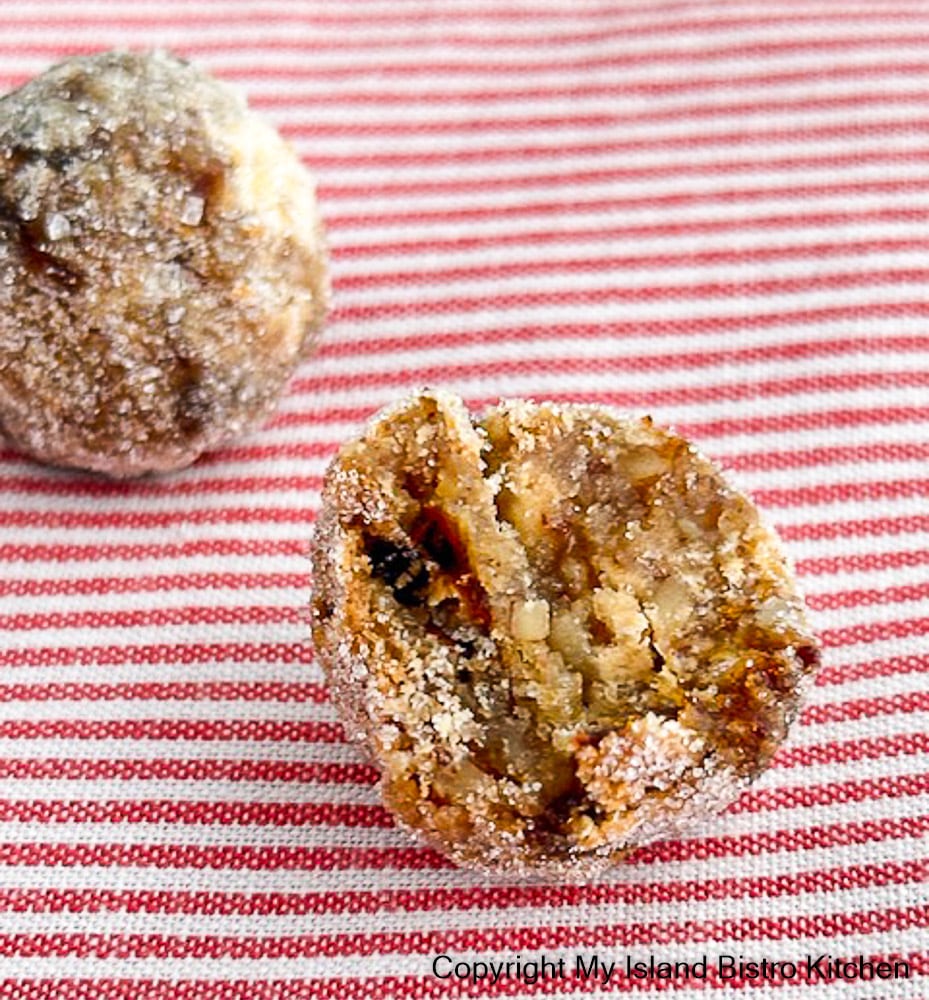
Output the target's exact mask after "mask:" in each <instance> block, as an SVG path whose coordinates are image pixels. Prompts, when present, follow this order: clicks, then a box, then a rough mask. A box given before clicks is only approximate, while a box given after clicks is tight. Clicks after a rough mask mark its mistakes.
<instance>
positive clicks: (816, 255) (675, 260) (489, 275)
mask: <svg viewBox="0 0 929 1000" xmlns="http://www.w3.org/2000/svg"><path fill="white" fill-rule="evenodd" d="M927 99H929V95H927ZM924 155H925V156H926V157H927V158H929V147H927V149H926V150H925V151H924ZM565 176H566V177H567V176H572V175H570V174H569V175H565ZM540 179H541V178H540ZM474 183H475V186H479V187H483V186H484V185H483V184H481V182H480V181H475V182H474ZM927 250H929V240H922V239H915V238H912V237H910V238H903V237H901V238H898V239H874V238H872V239H853V238H849V239H848V240H820V241H818V242H809V243H790V244H782V245H777V246H755V247H751V246H749V247H740V248H739V249H738V250H728V249H724V248H718V249H713V250H685V251H677V252H671V251H664V252H660V253H647V254H642V253H640V254H615V253H611V254H598V255H597V256H590V255H588V256H585V255H582V254H575V255H573V256H572V257H571V258H569V259H564V258H560V257H559V258H557V259H554V260H518V261H495V262H493V263H491V264H481V263H477V264H455V265H452V266H449V267H441V268H425V267H424V268H417V269H416V270H415V271H411V270H400V271H398V270H390V271H365V272H364V273H359V274H341V275H339V276H337V278H336V280H335V285H336V288H337V289H338V290H339V291H340V292H348V291H356V290H359V289H368V288H397V287H399V286H401V285H403V284H409V285H411V286H412V287H414V288H421V287H423V283H424V282H429V283H430V284H433V283H434V284H437V285H438V284H441V283H442V282H445V281H471V280H487V279H496V278H510V277H519V278H524V277H547V276H548V275H551V274H557V275H568V274H591V273H594V272H596V271H598V270H603V271H606V270H623V271H638V270H643V271H652V270H659V269H665V268H678V267H686V268H698V267H715V266H718V265H720V264H748V263H772V262H776V261H794V260H808V259H809V260H817V261H820V260H822V259H823V258H825V257H829V256H831V255H833V254H836V255H844V256H852V255H854V256H859V255H861V256H866V255H872V254H875V255H876V254H882V253H888V254H890V253H912V252H914V251H917V252H925V251H927Z"/></svg>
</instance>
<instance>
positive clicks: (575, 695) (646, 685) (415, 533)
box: [313, 393, 818, 873]
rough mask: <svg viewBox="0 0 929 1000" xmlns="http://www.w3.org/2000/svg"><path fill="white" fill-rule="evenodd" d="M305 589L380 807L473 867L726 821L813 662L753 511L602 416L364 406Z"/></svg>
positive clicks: (632, 427)
mask: <svg viewBox="0 0 929 1000" xmlns="http://www.w3.org/2000/svg"><path fill="white" fill-rule="evenodd" d="M314 575H315V590H314V598H313V623H314V629H313V634H314V640H315V643H316V648H317V652H318V655H319V657H320V661H321V663H322V665H323V667H324V668H325V670H326V672H327V674H328V676H329V678H330V681H331V683H332V687H333V693H334V697H335V700H336V702H337V704H338V705H339V708H340V709H341V711H342V714H343V718H345V720H346V723H347V725H348V728H349V730H350V732H351V734H352V735H354V736H355V737H356V738H359V739H362V740H364V741H365V743H366V744H367V746H368V748H369V749H370V751H371V752H372V754H373V756H374V759H375V760H376V761H377V763H378V765H379V766H380V768H381V771H382V788H383V792H384V798H385V801H386V803H387V805H388V807H389V808H390V809H391V810H392V811H393V812H394V814H395V815H396V816H397V818H398V819H399V821H400V822H401V823H403V824H404V825H405V826H406V827H408V828H409V829H411V830H413V831H414V832H416V833H418V834H419V835H420V836H422V837H424V838H425V839H427V840H428V841H429V842H430V843H432V844H434V845H435V846H437V847H438V848H439V849H440V850H442V851H443V852H444V853H445V854H446V855H448V856H449V857H450V858H452V859H453V860H455V861H456V862H459V863H461V864H465V865H469V866H472V867H477V868H485V869H491V870H495V871H517V872H518V871H548V872H555V873H565V872H570V871H577V872H582V873H584V872H590V871H592V870H594V869H596V868H597V867H599V866H602V865H603V864H606V863H609V862H611V861H615V860H618V859H620V858H621V857H623V856H624V855H625V854H626V853H628V851H629V850H630V849H631V848H632V847H634V846H635V845H637V844H641V843H645V842H647V841H649V840H653V839H656V838H659V837H665V836H669V835H673V834H675V833H677V832H680V831H682V830H684V829H686V828H688V826H690V825H692V824H693V823H694V822H695V821H696V820H699V819H700V818H701V817H703V816H705V815H707V814H708V813H711V812H714V811H718V810H719V809H721V808H723V807H724V806H725V805H727V804H728V803H730V802H731V801H732V800H733V799H734V798H735V797H736V795H737V794H738V792H739V790H740V789H741V788H742V787H744V785H745V784H747V783H748V782H749V781H750V780H751V779H752V778H754V777H755V776H756V775H757V774H758V773H759V772H760V771H761V770H762V769H763V768H764V767H765V766H766V765H767V763H768V762H769V761H770V758H771V756H772V755H773V753H774V751H775V750H776V749H777V746H778V745H779V744H780V742H781V741H782V740H783V738H784V736H785V734H786V731H787V727H788V725H789V723H790V721H791V720H792V719H793V717H794V716H795V714H796V711H797V708H798V704H799V698H800V692H801V688H802V686H803V683H804V680H805V678H807V677H808V676H809V674H810V673H811V671H812V669H813V668H814V666H815V664H816V661H817V659H818V647H817V644H816V641H815V639H814V637H813V636H812V634H811V633H810V631H809V629H808V627H807V625H806V622H805V617H804V611H803V607H802V602H801V601H800V599H799V597H798V596H797V593H796V590H795V588H794V585H793V582H792V580H791V576H790V573H789V570H788V568H787V566H786V564H785V560H784V557H783V556H782V554H781V552H780V549H779V546H778V543H777V539H776V538H775V536H774V534H773V533H772V532H771V531H770V529H768V528H766V527H765V526H764V525H763V524H762V523H761V522H760V520H759V517H758V514H757V511H756V510H755V508H754V507H753V505H752V504H751V502H750V501H749V500H748V499H747V498H746V497H745V496H743V495H742V494H740V493H738V492H737V491H735V490H733V489H732V488H731V487H730V486H729V485H728V484H727V483H726V482H725V480H724V479H723V477H722V476H721V474H720V473H719V471H718V470H717V469H716V468H715V467H714V466H713V465H712V464H711V463H710V462H709V461H708V460H707V459H705V458H704V457H703V456H701V455H700V454H698V453H697V452H696V451H695V450H694V449H693V448H692V446H690V445H689V444H688V443H687V442H686V441H684V440H683V439H682V438H680V437H678V436H676V435H674V434H673V433H671V432H670V431H666V430H662V429H659V428H656V427H654V426H653V425H652V424H651V422H650V421H649V420H648V419H645V420H631V419H625V418H622V417H619V416H617V415H614V414H612V413H610V412H609V411H606V410H604V409H600V408H595V407H585V406H555V405H552V404H544V403H543V404H538V405H536V404H530V403H525V402H521V401H510V402H503V403H501V404H500V405H499V406H497V407H495V408H493V409H492V410H491V411H490V412H489V413H488V414H487V415H486V416H485V417H484V418H483V420H481V421H472V420H471V419H470V418H469V416H468V414H467V412H466V411H465V409H464V407H463V406H462V404H461V403H460V401H459V400H457V399H455V398H454V397H452V396H450V395H448V394H444V393H424V394H422V395H421V396H418V397H416V398H413V399H411V400H408V401H405V402H404V403H402V404H399V405H398V406H396V407H393V408H391V409H390V410H388V411H386V412H384V413H382V414H381V415H379V416H378V417H377V418H375V420H374V421H373V422H372V423H371V425H370V426H369V427H368V429H367V431H366V433H365V434H364V435H363V437H362V438H360V439H359V440H357V441H354V442H351V443H350V444H348V445H346V446H345V447H344V448H343V449H342V451H341V452H340V453H339V455H338V456H337V458H336V459H335V461H334V462H333V464H332V466H331V467H330V470H329V472H328V474H327V477H326V483H325V487H324V491H323V505H322V513H321V517H320V522H319V525H318V528H317V532H316V541H315V549H314Z"/></svg>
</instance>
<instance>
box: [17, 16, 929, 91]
mask: <svg viewBox="0 0 929 1000" xmlns="http://www.w3.org/2000/svg"><path fill="white" fill-rule="evenodd" d="M839 23H841V21H840V22H839ZM880 23H881V22H880V21H877V22H876V24H877V25H878V26H879V25H880ZM656 33H657V34H659V35H660V36H663V34H664V33H663V32H661V31H657V32H656ZM546 37H551V38H552V40H557V38H558V37H559V36H556V35H552V36H546ZM927 43H929V33H924V32H919V31H909V32H906V33H900V32H886V33H883V32H880V31H873V32H868V33H864V34H857V35H854V34H853V35H849V36H847V37H843V36H841V35H839V36H832V37H830V36H819V37H816V38H809V39H807V38H797V37H792V38H791V37H788V38H784V39H777V40H763V39H761V38H754V37H752V36H750V35H749V36H746V37H745V38H742V39H740V40H739V41H738V42H734V43H729V44H716V45H705V46H701V47H699V48H698V47H696V46H677V47H674V46H669V47H664V48H649V49H644V50H640V51H622V52H610V53H603V52H602V51H594V52H587V53H581V54H578V55H570V56H562V57H560V58H559V57H557V56H555V55H550V57H549V58H548V59H538V58H537V59H520V60H518V61H517V60H492V59H486V58H485V59H481V60H480V61H478V60H477V59H475V58H473V57H472V58H471V59H470V60H461V61H458V60H448V59H435V58H433V59H430V58H425V57H421V58H419V59H415V60H412V61H405V62H401V61H399V60H394V61H390V62H388V61H386V58H383V59H379V60H377V61H376V62H375V61H373V60H372V61H371V62H370V63H368V62H361V63H359V62H358V60H357V59H355V60H354V65H352V64H351V57H353V56H355V55H356V53H355V52H354V51H349V52H347V56H348V57H349V60H348V61H347V63H346V65H344V66H332V65H320V64H318V63H316V62H315V61H312V60H310V61H307V62H304V63H295V64H294V66H295V68H296V69H297V71H298V73H299V74H300V75H302V76H307V77H313V78H317V79H327V80H332V79H341V78H351V77H352V76H353V75H354V76H357V74H358V73H359V71H360V70H364V69H368V68H372V67H375V66H376V69H377V72H378V73H379V74H380V75H382V76H384V77H385V78H390V77H400V78H406V77H412V76H430V77H431V76H437V77H439V78H441V77H443V76H446V75H451V74H454V73H457V72H462V71H464V72H467V73H482V74H485V75H488V76H496V75H502V76H506V75H509V74H516V73H530V72H550V71H553V70H562V71H563V70H568V69H575V68H577V69H583V70H585V71H588V72H589V71H592V70H595V69H603V68H608V67H613V68H622V69H623V70H628V69H629V68H631V67H635V66H640V65H644V66H653V65H655V64H656V63H669V62H674V61H675V60H679V61H681V62H683V63H684V64H685V65H686V64H689V63H694V62H706V61H710V60H714V59H725V58H727V57H736V58H748V57H754V58H765V57H768V56H778V55H793V54H798V53H804V52H811V53H813V54H820V53H822V54H825V53H849V52H855V51H856V50H858V49H862V48H864V49H867V50H872V49H873V50H878V49H884V48H895V47H896V48H900V47H903V48H913V47H916V46H919V45H923V46H925V45H926V44H927ZM306 44H307V39H305V38H304V39H301V38H300V37H299V36H296V37H295V38H294V39H286V40H282V39H280V38H278V37H276V36H273V35H270V36H262V35H261V34H259V33H258V32H257V30H256V32H255V33H253V34H252V35H251V36H250V37H249V38H248V39H247V41H244V42H238V41H235V40H223V41H218V40H214V39H210V38H201V39H197V40H186V41H185V42H184V43H183V44H178V45H175V46H173V49H174V51H175V52H177V53H178V54H179V55H182V56H187V57H193V56H196V55H200V54H204V53H215V52H220V53H234V52H239V51H243V52H249V51H254V50H256V49H257V50H263V51H264V52H265V53H273V52H288V50H291V49H295V48H300V47H302V46H304V47H305V46H306ZM99 47H100V43H99V40H98V41H95V42H85V41H83V40H81V39H75V38H72V39H70V40H67V41H64V40H59V41H58V42H57V43H56V42H42V41H31V40H30V41H26V40H23V39H20V40H17V41H16V42H15V43H13V44H7V46H5V48H6V49H7V52H8V53H9V55H8V56H7V57H8V58H9V56H16V57H18V58H22V57H31V56H51V57H54V58H59V59H60V58H64V57H65V56H69V55H88V54H90V53H93V52H96V51H99ZM513 47H514V48H519V45H514V46H513ZM524 47H525V48H526V49H527V51H529V52H533V53H535V51H536V46H533V45H526V46H524ZM352 49H354V46H352ZM406 51H408V50H407V49H404V52H406ZM556 51H557V50H556ZM211 68H212V69H213V71H214V72H219V70H218V68H217V67H216V66H215V65H213V66H212V67H211ZM272 68H274V69H275V70H276V71H277V72H286V71H288V69H289V67H288V66H287V64H286V63H285V61H284V58H283V57H281V58H280V59H279V60H278V61H277V62H276V64H275V65H274V67H272ZM234 72H236V73H238V74H243V73H246V72H250V71H246V70H243V69H242V67H241V66H237V67H236V68H235V70H234ZM808 72H809V71H808Z"/></svg>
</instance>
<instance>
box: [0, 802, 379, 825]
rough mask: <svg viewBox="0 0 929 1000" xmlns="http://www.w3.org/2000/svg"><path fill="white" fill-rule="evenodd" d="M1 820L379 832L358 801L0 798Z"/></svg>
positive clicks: (368, 808)
mask: <svg viewBox="0 0 929 1000" xmlns="http://www.w3.org/2000/svg"><path fill="white" fill-rule="evenodd" d="M0 822H8V823H9V822H13V823H52V824H54V823H130V824H136V823H171V824H173V825H176V826H217V825H219V826H226V825H230V824H231V825H234V826H287V827H298V826H344V827H364V828H366V829H370V828H378V829H383V828H387V827H392V826H393V820H392V819H391V818H390V816H389V815H388V813H387V811H386V810H385V809H384V807H383V806H380V805H365V804H362V803H359V802H350V803H342V802H202V801H194V802H185V801H179V800H175V799H167V800H162V801H156V800H150V799H142V800H138V801H132V802H122V801H110V802H105V801H104V802H98V801H93V800H89V799H83V800H81V801H75V802H58V801H42V800H31V801H23V802H19V801H12V800H9V799H0Z"/></svg>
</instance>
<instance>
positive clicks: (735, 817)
mask: <svg viewBox="0 0 929 1000" xmlns="http://www.w3.org/2000/svg"><path fill="white" fill-rule="evenodd" d="M927 806H929V797H927V795H925V794H921V795H913V796H903V797H899V798H877V799H870V800H868V802H867V803H865V804H863V803H861V802H843V803H838V804H836V803H832V804H829V805H814V806H807V807H795V808H791V809H787V808H779V809H777V810H776V811H764V812H753V813H737V814H731V813H730V814H725V815H721V816H715V817H711V818H708V819H707V820H705V821H704V822H702V823H701V824H700V827H699V830H695V831H694V832H693V833H692V834H691V835H690V836H689V837H688V838H686V839H688V840H702V839H706V838H716V837H724V838H739V837H748V836H755V835H757V836H767V835H771V834H775V833H779V832H783V833H784V834H785V835H786V834H789V833H791V832H794V831H803V830H807V829H809V828H811V827H820V826H833V825H837V826H853V825H855V824H858V823H862V822H879V821H881V820H891V821H895V822H896V821H904V820H907V819H909V818H911V817H912V818H916V817H920V816H923V815H925V814H926V813H927ZM0 834H2V836H3V840H4V842H7V843H11V844H73V845H82V844H129V845H132V844H164V845H171V846H177V845H192V846H200V847H213V846H222V845H226V846H232V847H236V846H239V847H246V846H248V847H256V848H257V847H297V848H307V849H310V848H326V847H345V848H353V847H378V848H392V847H399V848H408V847H415V846H416V841H414V840H412V839H411V838H410V836H409V835H408V834H407V833H404V832H403V831H401V830H399V829H397V828H395V827H385V828H382V827H360V826H350V825H342V824H339V825H317V824H313V823H308V824H304V825H301V826H298V827H295V826H292V825H287V826H275V825H269V824H267V823H261V822H251V823H243V824H236V825H235V826H228V825H226V824H222V823H211V824H208V825H204V824H201V823H196V824H195V823H160V822H152V823H149V822H145V823H143V822H132V821H123V822H119V823H111V822H105V823H88V822H82V821H80V820H79V819H75V820H71V821H69V822H54V823H20V822H2V823H0ZM843 846H844V845H843ZM790 850H791V852H793V851H795V850H796V851H800V850H802V847H801V845H800V844H797V845H796V846H792V847H791V849H790ZM761 856H764V857H769V856H770V853H769V851H768V849H765V852H764V854H763V855H761ZM755 860H756V862H757V860H758V858H757V856H756V859H755ZM725 863H726V864H728V856H727V859H726V862H725ZM704 864H706V862H705V861H704ZM2 870H4V869H0V871H2ZM117 878H118V876H117Z"/></svg>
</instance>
